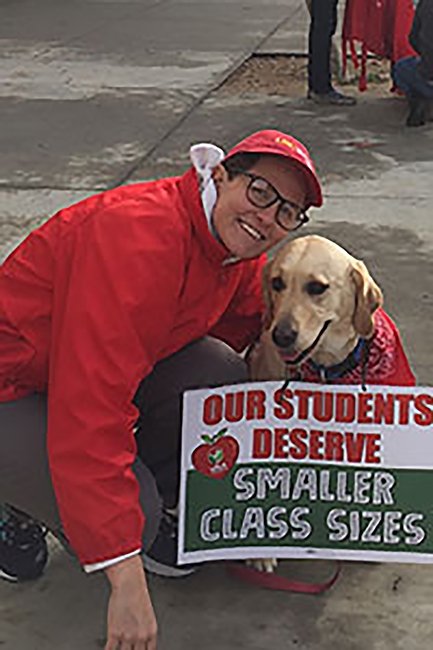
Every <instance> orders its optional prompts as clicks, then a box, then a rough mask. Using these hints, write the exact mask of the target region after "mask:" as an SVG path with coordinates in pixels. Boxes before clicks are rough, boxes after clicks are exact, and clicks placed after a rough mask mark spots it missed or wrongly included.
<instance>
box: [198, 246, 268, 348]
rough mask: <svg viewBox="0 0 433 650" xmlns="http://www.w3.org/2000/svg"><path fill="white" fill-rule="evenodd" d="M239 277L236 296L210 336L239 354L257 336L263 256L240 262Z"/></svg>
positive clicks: (258, 331) (259, 325) (261, 300)
mask: <svg viewBox="0 0 433 650" xmlns="http://www.w3.org/2000/svg"><path fill="white" fill-rule="evenodd" d="M242 264H243V269H242V276H241V280H240V283H239V286H238V288H237V290H236V293H235V295H234V297H233V299H232V301H231V303H230V305H229V307H228V309H227V311H226V312H225V313H224V315H223V316H222V318H220V320H219V321H218V323H217V324H216V325H215V326H214V327H213V328H212V330H211V332H210V334H211V336H215V337H216V338H219V339H221V340H222V341H225V343H228V345H230V346H231V347H232V348H233V349H234V350H236V351H237V352H242V351H243V350H244V349H245V348H246V347H247V346H248V345H250V344H251V343H254V341H255V340H256V339H257V338H258V336H259V335H260V330H261V326H262V315H263V313H264V301H263V297H262V274H263V267H264V265H265V264H266V256H265V255H262V256H261V257H260V258H258V259H257V260H254V261H252V262H244V263H242Z"/></svg>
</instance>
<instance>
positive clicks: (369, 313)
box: [351, 260, 383, 339]
mask: <svg viewBox="0 0 433 650" xmlns="http://www.w3.org/2000/svg"><path fill="white" fill-rule="evenodd" d="M351 277H352V280H353V283H354V285H355V311H354V312H353V326H354V328H355V330H356V331H357V332H358V334H360V335H361V336H362V337H364V338H367V339H368V338H370V337H371V336H372V335H373V332H374V321H373V314H374V312H375V311H376V309H378V308H379V307H380V306H381V305H382V303H383V296H382V291H381V290H380V288H379V287H378V286H377V284H376V282H375V281H374V280H373V278H372V277H371V275H370V273H369V272H368V270H367V267H366V266H365V264H364V262H361V261H360V260H354V263H353V266H352V270H351Z"/></svg>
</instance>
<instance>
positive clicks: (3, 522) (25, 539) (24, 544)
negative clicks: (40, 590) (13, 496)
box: [0, 506, 48, 582]
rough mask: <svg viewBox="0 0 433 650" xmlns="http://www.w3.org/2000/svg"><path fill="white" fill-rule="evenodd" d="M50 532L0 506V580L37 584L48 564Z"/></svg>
mask: <svg viewBox="0 0 433 650" xmlns="http://www.w3.org/2000/svg"><path fill="white" fill-rule="evenodd" d="M47 532H48V531H47V530H46V529H45V528H43V527H42V526H40V525H39V524H38V523H37V522H36V521H34V520H33V519H31V518H30V517H28V515H26V514H24V513H22V512H20V511H18V510H15V508H12V507H11V506H0V578H4V579H5V580H9V581H10V582H22V581H24V580H35V579H36V578H39V576H40V575H42V573H43V571H44V568H45V565H46V563H47V560H48V547H47V542H46V539H45V537H46V535H47Z"/></svg>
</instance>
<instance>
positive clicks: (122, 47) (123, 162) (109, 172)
mask: <svg viewBox="0 0 433 650" xmlns="http://www.w3.org/2000/svg"><path fill="white" fill-rule="evenodd" d="M0 10H1V20H0V47H1V51H0V53H1V57H0V205H1V210H0V256H2V255H4V254H6V252H7V251H8V250H9V249H10V247H11V246H12V245H13V244H14V243H15V242H16V241H18V240H19V239H20V238H21V237H23V236H24V234H25V233H26V232H28V230H29V229H30V228H32V227H33V226H34V225H36V224H37V223H40V222H41V221H43V220H44V219H46V218H47V217H48V216H49V215H50V214H51V213H52V212H54V211H55V210H56V209H58V208H59V207H62V206H65V205H67V204H68V203H71V202H73V201H75V200H77V199H79V198H81V197H83V196H86V195H88V194H90V193H92V192H94V191H97V190H100V189H105V188H108V187H113V186H115V185H117V184H119V183H121V182H131V181H136V180H141V179H147V178H152V177H156V176H160V175H164V174H169V173H177V172H180V171H182V170H183V169H184V168H185V166H186V165H187V164H188V155H187V152H188V148H189V146H190V144H191V143H193V142H198V141H200V140H210V141H214V142H216V143H217V144H220V145H222V146H224V147H229V146H230V145H232V144H233V143H234V142H235V141H237V140H239V139H240V138H241V137H242V136H244V135H246V134H248V133H250V132H252V131H253V130H255V129H259V128H265V127H276V128H280V129H282V130H287V131H290V132H293V133H294V134H296V135H297V136H298V137H299V138H300V139H301V140H303V141H304V142H305V143H306V144H307V145H309V146H310V147H311V149H312V151H313V153H314V156H315V159H316V161H317V164H318V169H319V171H320V173H321V175H322V177H323V179H324V181H325V194H326V202H325V206H324V207H323V208H322V209H321V210H320V211H315V213H314V214H313V216H314V221H313V225H312V226H311V227H310V228H309V232H320V233H322V234H324V235H326V236H329V237H331V238H333V239H335V240H336V241H338V242H339V243H341V244H343V245H345V246H346V247H348V248H349V249H350V250H351V251H352V252H353V253H354V254H355V255H357V256H359V257H361V258H363V259H364V260H365V261H366V262H367V264H368V265H369V267H370V268H371V270H372V271H373V274H374V275H375V277H376V278H377V279H378V281H379V282H380V284H381V285H382V287H383V288H384V291H385V297H386V306H387V309H388V311H390V312H391V313H392V315H393V316H395V317H396V319H397V321H398V323H399V326H400V329H401V331H402V333H403V336H404V338H405V340H406V347H407V348H408V350H409V353H410V357H411V360H412V362H413V365H414V368H415V370H416V372H417V374H418V377H419V381H420V383H424V384H431V383H432V372H431V367H432V362H433V352H432V346H431V340H432V337H431V326H430V322H431V321H432V319H433V292H432V288H431V278H432V277H433V273H432V272H433V263H432V257H431V252H432V249H433V234H432V233H433V230H432V228H431V225H430V219H431V212H432V209H431V206H432V202H433V188H432V179H433V128H431V127H426V128H421V129H414V130H410V129H406V128H405V127H404V126H403V123H404V114H405V108H404V102H402V101H401V100H398V99H396V98H394V97H393V96H392V95H391V94H390V95H389V96H387V97H382V98H378V97H374V96H372V95H371V94H369V93H368V92H367V93H365V94H364V95H363V96H362V98H361V100H360V103H359V104H358V106H357V107H355V108H353V109H341V110H336V109H331V108H319V107H313V106H311V105H310V104H309V103H308V102H307V101H306V99H305V98H304V95H303V94H302V95H299V96H296V97H290V98H289V97H287V96H283V95H276V94H268V95H263V93H257V92H253V91H250V92H247V93H242V94H236V93H233V92H231V93H228V92H226V91H225V90H224V83H223V82H224V80H225V79H226V78H227V77H228V76H229V75H230V74H231V73H232V72H233V71H234V70H235V69H236V68H237V67H238V66H239V65H240V64H241V63H242V62H243V61H244V60H245V59H247V58H248V56H250V55H251V54H252V53H254V52H260V53H261V54H265V53H266V52H275V51H278V52H284V51H287V52H303V51H305V42H306V32H307V26H308V14H307V12H306V10H305V7H304V3H303V0H284V1H283V0H281V1H280V2H278V0H245V1H243V2H242V1H241V2H237V1H234V0H233V1H226V2H221V1H218V2H216V1H215V0H201V1H200V2H199V1H198V0H196V1H194V0H184V1H182V0H171V1H170V0H160V1H159V2H158V1H152V0H93V1H90V0H87V1H86V0H70V1H69V2H68V3H60V2H58V0H57V2H56V1H55V0H39V2H37V3H35V2H32V0H14V2H10V1H8V0H3V2H0ZM365 143H367V145H368V146H365ZM330 570H331V567H330V565H329V563H326V562H323V563H314V564H311V563H295V562H286V563H284V571H285V572H286V573H287V574H288V575H289V574H290V575H292V576H293V577H300V576H302V577H304V578H313V579H316V580H320V579H321V578H324V577H325V576H326V575H327V574H328V572H329V571H330ZM150 584H151V589H152V593H153V600H154V603H155V607H156V609H157V615H158V620H159V625H160V629H161V639H160V644H159V650H190V649H192V648H202V647H205V648H207V650H217V649H218V650H219V649H221V648H224V649H227V650H231V649H233V650H234V649H235V648H236V649H238V648H239V649H242V648H245V649H247V648H248V650H268V648H273V649H275V650H280V649H281V650H283V649H284V650H290V649H293V650H294V649H296V650H318V649H319V648H320V650H366V649H367V648H368V649H371V650H424V648H428V647H430V644H431V637H432V634H433V622H432V621H433V601H432V593H433V568H431V567H429V566H424V567H417V566H415V565H396V564H389V565H374V564H361V563H346V564H345V565H344V567H343V573H342V576H341V578H340V580H339V582H338V583H337V584H336V585H335V586H334V587H333V589H332V590H331V591H330V592H328V593H327V594H325V595H323V596H320V597H311V596H299V595H293V594H281V593H277V592H263V591H260V590H258V589H255V588H252V587H249V586H248V585H245V584H242V583H238V582H236V581H234V580H233V579H232V578H230V577H229V576H228V575H227V573H226V571H225V568H224V566H223V564H216V565H209V566H206V567H205V568H204V569H203V570H202V571H201V572H200V573H198V574H197V575H194V576H192V577H191V578H188V579H184V580H180V581H168V580H162V579H158V578H150ZM107 594H108V592H107V587H106V584H105V580H104V578H103V577H102V576H92V577H86V576H85V575H84V574H83V573H82V572H81V570H80V569H79V567H77V566H76V564H74V562H73V560H72V559H71V558H70V557H68V556H67V555H66V554H65V553H64V552H63V551H62V549H60V548H59V547H57V546H56V544H55V543H53V552H52V556H51V562H50V566H49V569H48V571H47V573H46V575H45V577H44V578H42V579H41V580H39V581H37V582H35V583H33V584H29V585H17V586H11V585H8V584H5V583H1V584H0V647H1V648H5V650H54V649H57V648H61V649H62V650H76V649H77V648H80V650H91V649H92V648H101V647H103V635H104V629H105V621H104V616H105V602H106V599H107Z"/></svg>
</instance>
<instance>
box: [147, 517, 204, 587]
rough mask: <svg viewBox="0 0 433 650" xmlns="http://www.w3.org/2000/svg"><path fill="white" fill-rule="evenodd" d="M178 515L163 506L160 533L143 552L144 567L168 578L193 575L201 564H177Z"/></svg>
mask: <svg viewBox="0 0 433 650" xmlns="http://www.w3.org/2000/svg"><path fill="white" fill-rule="evenodd" d="M177 540H178V517H177V514H176V512H175V511H173V510H169V509H168V508H163V511H162V517H161V523H160V525H159V530H158V534H157V536H156V539H155V541H154V542H153V544H152V546H151V548H150V549H149V550H148V551H146V553H144V552H143V553H142V554H141V555H142V558H143V565H144V568H145V569H146V570H147V571H149V572H150V573H154V574H155V575H158V576H165V577H166V578H181V577H183V576H188V575H191V574H192V573H195V571H196V570H197V569H198V567H199V566H200V565H199V564H188V565H179V564H177Z"/></svg>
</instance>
